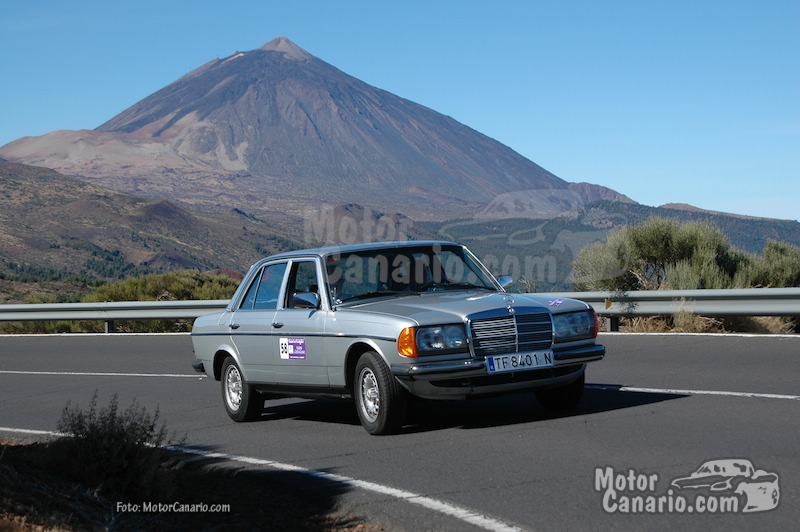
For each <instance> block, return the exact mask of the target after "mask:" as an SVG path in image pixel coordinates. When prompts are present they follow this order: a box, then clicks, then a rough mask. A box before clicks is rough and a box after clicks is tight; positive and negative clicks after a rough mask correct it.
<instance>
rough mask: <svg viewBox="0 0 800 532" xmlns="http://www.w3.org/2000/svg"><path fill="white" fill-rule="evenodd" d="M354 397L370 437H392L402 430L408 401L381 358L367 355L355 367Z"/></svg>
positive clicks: (403, 390)
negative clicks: (392, 434)
mask: <svg viewBox="0 0 800 532" xmlns="http://www.w3.org/2000/svg"><path fill="white" fill-rule="evenodd" d="M353 387H354V390H353V395H354V396H355V400H356V410H357V411H358V418H359V419H360V420H361V425H363V426H364V428H365V429H366V430H367V432H369V433H370V434H391V433H393V432H396V431H398V430H399V429H400V427H402V426H403V421H404V420H405V417H406V410H407V405H408V398H407V392H406V390H405V389H404V388H403V387H402V386H401V385H400V383H399V382H397V379H395V378H394V376H393V375H392V373H391V371H390V370H389V367H388V366H387V365H386V363H385V362H384V361H383V359H382V358H381V356H380V355H378V353H376V352H374V351H368V352H366V353H364V354H363V355H361V358H359V359H358V362H357V363H356V373H355V380H354V382H353Z"/></svg>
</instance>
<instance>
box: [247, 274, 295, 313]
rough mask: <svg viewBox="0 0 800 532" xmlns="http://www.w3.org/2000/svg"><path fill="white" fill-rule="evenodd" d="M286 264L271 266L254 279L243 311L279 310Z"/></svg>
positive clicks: (248, 290)
mask: <svg viewBox="0 0 800 532" xmlns="http://www.w3.org/2000/svg"><path fill="white" fill-rule="evenodd" d="M285 272H286V263H285V262H281V263H278V264H270V265H267V266H265V267H264V268H262V269H261V271H260V272H259V273H258V275H256V276H255V277H254V280H253V282H252V283H251V284H250V287H249V288H248V289H247V294H246V295H245V296H244V299H243V300H242V304H241V305H240V307H239V308H240V309H242V310H274V309H276V308H278V297H279V296H280V291H281V283H282V282H283V274H284V273H285Z"/></svg>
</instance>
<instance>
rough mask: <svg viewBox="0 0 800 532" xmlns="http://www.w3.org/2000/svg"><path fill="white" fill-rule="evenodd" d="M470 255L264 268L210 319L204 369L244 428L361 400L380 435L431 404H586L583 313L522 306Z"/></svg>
mask: <svg viewBox="0 0 800 532" xmlns="http://www.w3.org/2000/svg"><path fill="white" fill-rule="evenodd" d="M510 282H511V280H510V279H509V278H505V277H500V279H499V280H498V279H495V278H494V277H493V276H492V275H491V273H489V271H488V270H487V269H486V268H485V267H484V266H483V265H482V264H481V263H480V261H479V260H478V259H477V258H476V257H475V256H474V255H473V254H472V253H471V252H470V251H469V250H468V249H467V248H465V247H464V246H461V245H459V244H456V243H453V242H440V241H403V242H381V243H371V244H356V245H348V246H335V247H327V248H319V249H308V250H300V251H294V252H290V253H282V254H279V255H274V256H272V257H267V258H265V259H262V260H261V261H259V262H257V263H256V264H254V265H253V266H252V267H251V268H250V271H249V272H248V273H247V275H246V276H245V278H244V280H243V281H242V283H241V285H240V286H239V288H238V290H237V291H236V293H235V294H234V296H233V298H232V299H231V301H230V303H229V305H228V307H227V308H226V309H225V310H224V311H222V312H218V313H215V314H209V315H206V316H201V317H199V318H197V320H196V321H195V323H194V328H193V330H192V342H193V345H194V351H195V356H196V359H195V361H194V363H193V366H194V368H195V370H197V371H198V372H201V373H205V374H206V375H208V376H209V377H210V378H213V379H215V380H217V381H221V388H222V400H223V404H224V406H225V409H226V411H227V413H228V415H229V416H230V417H231V418H232V419H233V420H234V421H250V420H253V419H257V418H258V417H260V415H261V412H262V410H263V408H264V401H265V399H266V398H267V397H268V396H273V395H281V396H295V397H347V398H350V397H352V398H354V399H355V404H356V410H357V412H358V416H359V419H360V420H361V423H362V425H363V426H364V428H365V429H366V430H367V432H369V433H371V434H388V433H392V432H396V431H398V430H399V429H400V428H401V427H402V426H403V421H404V418H405V414H406V407H407V403H408V399H409V395H414V396H417V397H421V398H424V399H464V398H467V397H472V396H481V395H492V394H499V393H509V392H518V391H523V390H533V391H534V392H535V395H536V397H537V398H538V400H539V402H540V403H541V404H542V405H543V406H544V407H546V408H548V409H566V408H573V407H575V406H576V405H577V403H578V402H579V401H580V399H581V396H582V393H583V387H584V372H585V369H586V364H587V363H588V362H592V361H596V360H600V359H601V358H603V356H604V354H605V348H604V347H603V346H602V345H598V344H596V342H595V340H596V337H597V331H598V321H597V316H596V314H595V312H594V311H593V310H592V308H591V307H590V306H589V305H587V304H586V303H583V302H581V301H576V300H571V299H558V298H553V297H547V296H546V295H535V294H511V293H508V292H506V291H505V288H504V285H508V284H510Z"/></svg>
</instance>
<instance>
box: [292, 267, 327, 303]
mask: <svg viewBox="0 0 800 532" xmlns="http://www.w3.org/2000/svg"><path fill="white" fill-rule="evenodd" d="M309 293H310V294H315V295H316V296H317V297H318V298H319V295H320V294H319V280H318V279H317V264H316V263H315V262H314V261H311V260H307V261H298V262H295V263H293V264H292V271H291V274H290V275H289V287H288V288H287V290H286V304H285V306H286V308H296V307H298V306H300V307H303V308H305V307H308V306H309V305H308V302H307V301H306V302H299V301H297V300H296V299H295V295H297V294H309Z"/></svg>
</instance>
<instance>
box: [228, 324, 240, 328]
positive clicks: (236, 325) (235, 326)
mask: <svg viewBox="0 0 800 532" xmlns="http://www.w3.org/2000/svg"><path fill="white" fill-rule="evenodd" d="M228 327H230V328H231V329H238V328H239V327H240V325H239V324H238V323H231V324H230V325H228Z"/></svg>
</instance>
